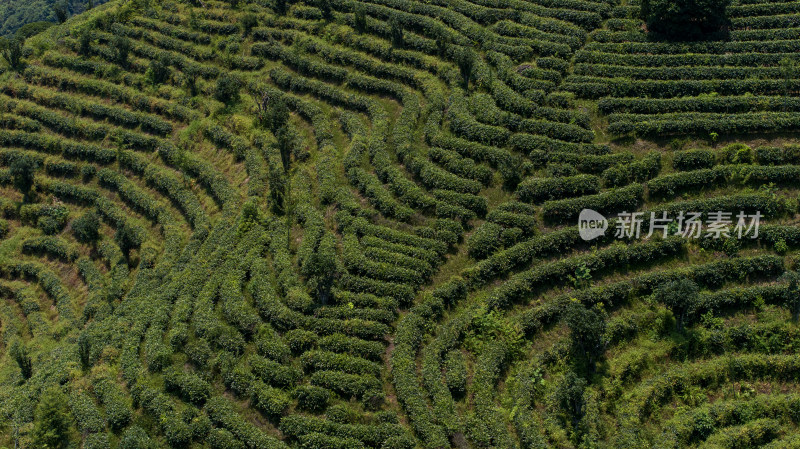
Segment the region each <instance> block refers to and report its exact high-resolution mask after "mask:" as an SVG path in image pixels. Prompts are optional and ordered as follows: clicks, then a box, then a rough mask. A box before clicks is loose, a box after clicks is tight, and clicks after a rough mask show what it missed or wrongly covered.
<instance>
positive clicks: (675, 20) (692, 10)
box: [640, 0, 731, 40]
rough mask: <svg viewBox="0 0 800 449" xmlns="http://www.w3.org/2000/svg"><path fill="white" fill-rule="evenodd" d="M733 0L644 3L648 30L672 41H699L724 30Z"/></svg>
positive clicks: (657, 1) (643, 10) (644, 18)
mask: <svg viewBox="0 0 800 449" xmlns="http://www.w3.org/2000/svg"><path fill="white" fill-rule="evenodd" d="M730 3H731V2H730V0H679V1H667V0H644V1H642V5H641V13H640V14H641V18H642V20H644V21H645V22H646V23H647V29H648V31H650V32H652V33H656V34H657V35H660V36H664V37H666V38H668V39H672V40H698V39H703V38H705V37H707V36H708V35H712V36H713V35H714V34H715V33H717V34H718V33H719V32H720V31H723V30H725V27H727V25H728V23H729V21H728V17H727V8H728V6H729V5H730Z"/></svg>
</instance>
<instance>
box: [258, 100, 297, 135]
mask: <svg viewBox="0 0 800 449" xmlns="http://www.w3.org/2000/svg"><path fill="white" fill-rule="evenodd" d="M250 95H252V97H253V100H254V101H255V103H256V120H257V122H258V124H259V125H260V126H261V127H262V128H265V129H268V130H270V131H271V132H272V133H273V134H276V135H277V134H278V133H279V131H280V130H281V129H282V128H285V127H286V124H287V123H288V122H289V108H288V107H286V103H285V102H284V101H283V99H282V98H280V97H278V96H273V95H271V94H270V93H269V92H268V91H266V90H265V91H253V92H251V93H250Z"/></svg>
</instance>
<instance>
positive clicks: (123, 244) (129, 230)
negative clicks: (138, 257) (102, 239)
mask: <svg viewBox="0 0 800 449" xmlns="http://www.w3.org/2000/svg"><path fill="white" fill-rule="evenodd" d="M142 240H143V237H142V230H141V229H139V228H138V227H134V226H133V225H130V224H127V223H125V224H123V225H122V226H120V227H119V228H117V232H116V233H115V234H114V241H116V242H117V245H118V246H119V249H120V250H121V251H122V253H123V254H124V255H125V257H129V255H130V252H131V250H132V249H134V248H138V247H139V246H141V245H142Z"/></svg>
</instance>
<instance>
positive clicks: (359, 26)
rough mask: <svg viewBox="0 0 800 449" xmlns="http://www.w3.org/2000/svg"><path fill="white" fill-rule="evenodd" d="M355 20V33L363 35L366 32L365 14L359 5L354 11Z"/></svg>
mask: <svg viewBox="0 0 800 449" xmlns="http://www.w3.org/2000/svg"><path fill="white" fill-rule="evenodd" d="M354 14H355V18H354V19H353V22H354V26H355V29H356V31H358V32H359V33H365V32H366V31H367V12H366V11H365V10H364V7H363V6H361V4H359V5H358V6H356V10H355V11H354Z"/></svg>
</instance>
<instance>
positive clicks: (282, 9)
mask: <svg viewBox="0 0 800 449" xmlns="http://www.w3.org/2000/svg"><path fill="white" fill-rule="evenodd" d="M275 14H277V15H279V16H283V15H285V14H286V0H275Z"/></svg>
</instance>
